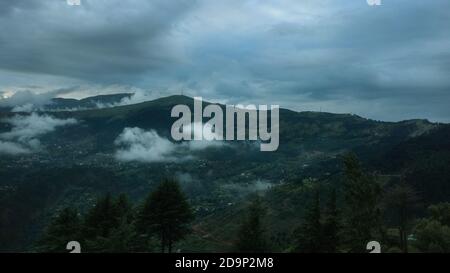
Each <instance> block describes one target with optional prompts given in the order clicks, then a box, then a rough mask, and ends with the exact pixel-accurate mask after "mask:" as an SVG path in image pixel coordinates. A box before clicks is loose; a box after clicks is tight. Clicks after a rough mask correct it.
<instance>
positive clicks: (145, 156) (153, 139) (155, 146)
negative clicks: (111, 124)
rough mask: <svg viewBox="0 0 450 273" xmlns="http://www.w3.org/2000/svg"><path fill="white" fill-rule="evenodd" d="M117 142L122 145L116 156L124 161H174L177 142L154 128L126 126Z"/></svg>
mask: <svg viewBox="0 0 450 273" xmlns="http://www.w3.org/2000/svg"><path fill="white" fill-rule="evenodd" d="M115 144H116V145H118V146H122V148H121V149H119V150H118V151H117V152H116V158H117V159H119V160H122V161H134V160H136V161H143V162H164V161H174V160H176V158H175V157H173V155H172V154H173V153H174V152H175V150H176V144H174V143H172V142H170V141H169V140H168V139H165V138H163V137H160V136H159V135H158V133H157V132H156V131H154V130H150V131H144V130H142V129H140V128H125V129H124V130H123V132H122V133H121V134H120V135H119V137H118V138H117V139H116V141H115Z"/></svg>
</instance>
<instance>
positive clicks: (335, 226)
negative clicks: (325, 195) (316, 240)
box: [322, 189, 340, 253]
mask: <svg viewBox="0 0 450 273" xmlns="http://www.w3.org/2000/svg"><path fill="white" fill-rule="evenodd" d="M324 218H325V220H324V224H323V240H322V241H323V243H322V244H323V248H324V251H325V252H329V253H335V252H336V251H337V248H338V245H339V228H340V223H339V212H338V209H337V205H336V190H335V189H333V191H332V192H331V194H330V198H329V200H328V203H327V206H326V210H325V217H324Z"/></svg>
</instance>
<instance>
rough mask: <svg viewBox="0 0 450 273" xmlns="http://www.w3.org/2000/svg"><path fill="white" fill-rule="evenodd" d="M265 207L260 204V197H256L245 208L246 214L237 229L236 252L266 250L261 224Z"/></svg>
mask: <svg viewBox="0 0 450 273" xmlns="http://www.w3.org/2000/svg"><path fill="white" fill-rule="evenodd" d="M265 214H266V208H265V207H264V206H263V205H262V202H261V199H260V198H259V197H256V198H255V199H254V200H253V201H252V203H251V204H250V205H249V207H248V209H247V215H246V217H245V219H244V220H243V222H242V223H241V226H240V228H239V231H238V237H237V242H236V250H237V251H238V252H256V253H258V252H259V253H261V252H265V251H267V242H266V238H265V230H264V226H263V217H264V216H265Z"/></svg>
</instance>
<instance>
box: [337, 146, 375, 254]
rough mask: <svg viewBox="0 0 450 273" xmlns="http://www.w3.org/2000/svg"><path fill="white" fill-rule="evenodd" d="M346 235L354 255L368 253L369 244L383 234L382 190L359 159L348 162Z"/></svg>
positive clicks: (346, 172) (346, 159) (350, 155)
mask: <svg viewBox="0 0 450 273" xmlns="http://www.w3.org/2000/svg"><path fill="white" fill-rule="evenodd" d="M344 165H345V175H346V179H345V181H344V205H345V207H344V208H345V211H344V232H345V237H346V240H345V242H346V244H347V247H348V248H349V251H351V252H365V251H366V250H365V247H366V244H367V243H368V242H369V241H372V240H375V239H377V235H379V232H380V231H381V224H380V223H381V222H380V221H381V219H380V209H379V200H380V195H381V188H380V186H379V185H378V184H377V182H376V181H375V179H374V178H373V177H372V176H370V175H367V174H365V173H364V172H363V170H362V168H361V166H360V163H359V161H358V159H357V158H356V156H355V155H353V154H349V155H347V156H345V158H344Z"/></svg>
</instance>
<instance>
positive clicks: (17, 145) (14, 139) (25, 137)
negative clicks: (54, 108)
mask: <svg viewBox="0 0 450 273" xmlns="http://www.w3.org/2000/svg"><path fill="white" fill-rule="evenodd" d="M3 122H6V123H9V124H10V125H11V126H12V128H11V130H10V131H9V132H5V133H1V134H0V153H3V154H11V155H16V154H24V153H31V152H36V151H39V150H40V148H41V142H40V141H39V139H38V137H40V136H42V135H44V134H47V133H50V132H52V131H54V130H56V128H57V127H62V126H66V125H72V124H75V123H77V121H76V120H75V119H73V118H69V119H58V118H54V117H52V116H49V115H39V114H36V113H32V114H31V115H27V116H22V115H16V116H14V117H12V118H9V119H5V120H4V121H3Z"/></svg>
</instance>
